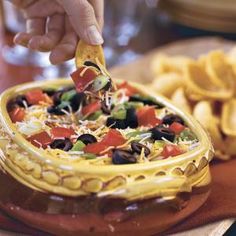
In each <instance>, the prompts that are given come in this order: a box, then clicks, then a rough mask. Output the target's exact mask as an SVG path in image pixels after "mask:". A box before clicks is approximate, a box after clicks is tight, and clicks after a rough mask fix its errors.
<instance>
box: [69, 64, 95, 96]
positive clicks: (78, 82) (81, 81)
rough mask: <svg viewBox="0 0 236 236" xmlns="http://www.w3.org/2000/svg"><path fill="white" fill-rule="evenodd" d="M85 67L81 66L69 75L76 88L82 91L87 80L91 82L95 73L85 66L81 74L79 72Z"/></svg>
mask: <svg viewBox="0 0 236 236" xmlns="http://www.w3.org/2000/svg"><path fill="white" fill-rule="evenodd" d="M85 68H86V67H84V66H83V67H81V68H79V69H77V70H76V71H75V72H73V73H72V74H71V75H70V76H71V78H72V79H73V81H74V83H75V87H76V90H77V91H78V92H82V91H84V89H85V87H86V86H87V84H88V83H89V82H91V81H92V80H93V79H94V78H95V77H96V76H97V73H96V72H95V71H94V70H92V69H90V68H87V69H86V71H85V72H84V73H82V74H81V72H82V71H83V70H84V69H85Z"/></svg>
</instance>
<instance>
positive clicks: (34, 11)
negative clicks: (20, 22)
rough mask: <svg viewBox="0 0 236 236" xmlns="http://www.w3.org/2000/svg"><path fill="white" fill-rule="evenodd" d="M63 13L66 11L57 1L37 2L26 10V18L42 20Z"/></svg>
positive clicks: (43, 0) (39, 0)
mask: <svg viewBox="0 0 236 236" xmlns="http://www.w3.org/2000/svg"><path fill="white" fill-rule="evenodd" d="M63 13H64V9H63V8H62V7H61V5H60V4H58V3H57V1H55V0H51V1H48V0H37V1H35V2H34V4H30V5H29V6H28V7H27V8H25V9H24V16H25V18H41V17H48V16H52V15H54V14H63Z"/></svg>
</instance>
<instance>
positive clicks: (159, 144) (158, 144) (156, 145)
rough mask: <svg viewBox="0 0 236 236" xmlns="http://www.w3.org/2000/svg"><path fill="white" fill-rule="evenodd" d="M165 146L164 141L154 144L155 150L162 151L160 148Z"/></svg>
mask: <svg viewBox="0 0 236 236" xmlns="http://www.w3.org/2000/svg"><path fill="white" fill-rule="evenodd" d="M164 146H165V142H164V141H162V140H158V141H155V143H154V148H155V149H160V148H163V147H164Z"/></svg>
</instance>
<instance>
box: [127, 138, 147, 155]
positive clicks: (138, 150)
mask: <svg viewBox="0 0 236 236" xmlns="http://www.w3.org/2000/svg"><path fill="white" fill-rule="evenodd" d="M131 148H132V150H133V151H134V152H136V153H138V154H141V152H142V149H144V155H145V156H148V155H149V154H150V153H151V151H150V149H149V148H148V147H146V146H145V145H143V144H141V143H139V142H136V141H133V142H131Z"/></svg>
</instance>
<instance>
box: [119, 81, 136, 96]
mask: <svg viewBox="0 0 236 236" xmlns="http://www.w3.org/2000/svg"><path fill="white" fill-rule="evenodd" d="M117 87H118V89H123V90H124V91H125V95H126V96H128V97H130V96H132V95H134V94H136V93H138V90H137V89H136V88H134V87H133V86H131V85H130V84H129V83H128V82H127V81H125V82H123V83H121V84H118V85H117Z"/></svg>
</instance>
